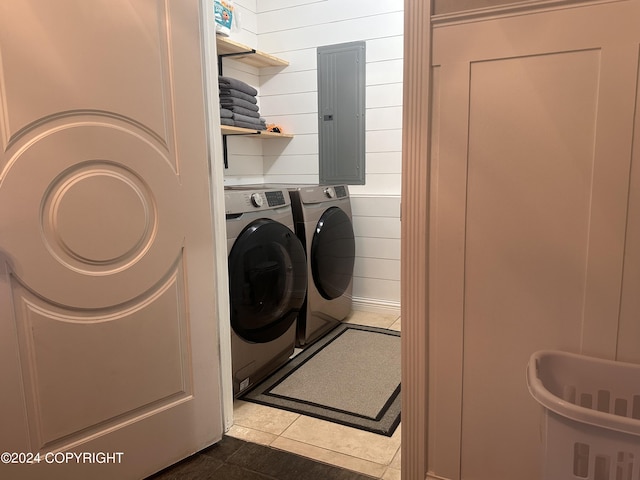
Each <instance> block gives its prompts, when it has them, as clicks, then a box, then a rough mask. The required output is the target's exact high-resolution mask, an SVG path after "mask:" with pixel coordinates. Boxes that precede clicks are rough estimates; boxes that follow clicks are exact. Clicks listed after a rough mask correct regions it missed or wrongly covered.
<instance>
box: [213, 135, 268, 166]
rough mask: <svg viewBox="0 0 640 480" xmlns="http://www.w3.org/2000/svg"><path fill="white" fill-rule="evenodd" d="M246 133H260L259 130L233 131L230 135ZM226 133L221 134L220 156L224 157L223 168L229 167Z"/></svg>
mask: <svg viewBox="0 0 640 480" xmlns="http://www.w3.org/2000/svg"><path fill="white" fill-rule="evenodd" d="M248 135H260V132H258V131H257V132H247V133H234V134H232V136H234V137H237V136H248ZM228 136H229V135H228V134H226V133H223V134H222V158H223V159H224V168H225V169H226V168H229V154H228V153H227V137H228Z"/></svg>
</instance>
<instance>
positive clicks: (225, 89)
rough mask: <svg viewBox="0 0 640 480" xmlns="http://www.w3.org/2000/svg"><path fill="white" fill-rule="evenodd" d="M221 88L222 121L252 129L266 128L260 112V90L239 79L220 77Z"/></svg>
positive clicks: (219, 84) (225, 123) (222, 122)
mask: <svg viewBox="0 0 640 480" xmlns="http://www.w3.org/2000/svg"><path fill="white" fill-rule="evenodd" d="M218 87H219V89H220V123H221V124H222V125H231V126H235V127H242V128H250V129H252V130H266V128H267V127H266V124H265V121H264V119H263V118H260V113H258V110H259V108H258V100H257V99H256V95H257V94H258V91H257V90H256V89H255V88H253V87H252V86H251V85H248V84H246V83H244V82H242V81H240V80H238V79H235V78H231V77H223V76H219V77H218Z"/></svg>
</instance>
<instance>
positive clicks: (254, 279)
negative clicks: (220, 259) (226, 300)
mask: <svg viewBox="0 0 640 480" xmlns="http://www.w3.org/2000/svg"><path fill="white" fill-rule="evenodd" d="M306 289H307V271H306V260H305V253H304V248H303V246H302V243H300V240H298V238H297V237H296V236H295V234H294V233H293V232H292V231H291V230H290V229H289V228H287V227H286V226H285V225H283V224H281V223H278V222H275V221H273V220H268V219H260V220H256V221H255V222H253V223H251V224H250V225H249V226H247V228H245V229H244V230H243V232H242V233H241V234H240V235H239V236H238V238H237V240H236V242H235V243H234V245H233V248H232V249H231V252H230V253H229V296H230V303H231V326H232V328H233V329H234V331H235V332H236V333H237V334H238V335H240V336H241V337H242V338H244V339H246V340H248V341H250V342H256V343H264V342H270V341H272V340H274V339H276V338H278V337H280V336H281V335H282V334H284V333H285V332H286V331H287V330H288V329H289V327H290V326H291V325H292V324H293V323H294V322H295V320H296V317H297V316H298V312H299V310H300V307H301V306H302V303H303V301H304V298H305V293H306Z"/></svg>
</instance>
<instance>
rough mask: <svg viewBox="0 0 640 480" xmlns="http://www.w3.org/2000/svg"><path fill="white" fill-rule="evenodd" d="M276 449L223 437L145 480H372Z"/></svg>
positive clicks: (365, 476)
mask: <svg viewBox="0 0 640 480" xmlns="http://www.w3.org/2000/svg"><path fill="white" fill-rule="evenodd" d="M371 478H373V477H369V476H367V475H362V474H360V473H356V472H352V471H350V470H344V469H342V468H338V467H335V466H333V465H327V464H324V463H320V462H316V461H313V460H310V459H308V458H305V457H300V456H298V455H294V454H292V453H288V452H283V451H281V450H276V449H275V448H271V447H266V446H263V445H258V444H255V443H249V442H245V441H244V440H239V439H237V438H233V437H227V436H225V437H223V438H222V440H221V441H220V442H218V443H217V444H215V445H213V446H211V447H209V448H206V449H204V450H202V451H200V452H198V453H196V454H195V455H192V456H191V457H189V458H187V459H185V460H183V461H181V462H180V463H177V464H176V465H173V466H171V467H169V468H166V469H165V470H162V471H161V472H158V473H156V474H155V475H152V476H151V477H148V479H147V480H214V479H215V480H371Z"/></svg>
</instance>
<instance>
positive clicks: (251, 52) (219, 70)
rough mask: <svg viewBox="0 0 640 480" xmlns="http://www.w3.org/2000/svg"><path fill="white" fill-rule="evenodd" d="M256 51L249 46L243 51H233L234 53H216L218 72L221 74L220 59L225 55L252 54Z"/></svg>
mask: <svg viewBox="0 0 640 480" xmlns="http://www.w3.org/2000/svg"><path fill="white" fill-rule="evenodd" d="M254 53H256V49H255V48H250V49H248V50H247V51H245V52H234V53H220V54H218V73H219V75H222V59H223V58H226V57H238V56H240V55H253V54H254Z"/></svg>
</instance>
